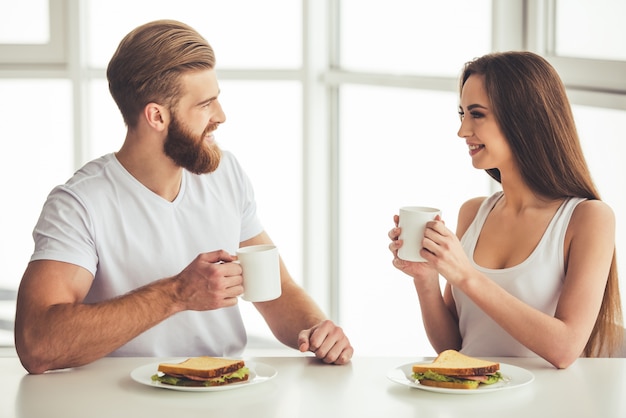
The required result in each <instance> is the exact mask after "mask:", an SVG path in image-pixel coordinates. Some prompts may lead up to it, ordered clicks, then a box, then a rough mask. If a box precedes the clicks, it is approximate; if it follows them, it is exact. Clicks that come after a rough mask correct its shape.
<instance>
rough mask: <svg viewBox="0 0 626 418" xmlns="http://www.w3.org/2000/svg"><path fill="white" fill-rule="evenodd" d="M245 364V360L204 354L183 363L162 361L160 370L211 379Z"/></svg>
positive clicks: (177, 374) (172, 373)
mask: <svg viewBox="0 0 626 418" xmlns="http://www.w3.org/2000/svg"><path fill="white" fill-rule="evenodd" d="M244 366H245V363H244V361H243V360H234V359H226V358H221V357H209V356H202V357H192V358H189V359H187V360H185V361H183V362H182V363H161V364H159V367H158V371H160V372H163V373H165V374H171V375H175V376H193V377H199V378H203V379H211V378H215V377H220V376H222V375H225V374H228V373H233V372H236V371H237V370H239V369H241V368H242V367H244Z"/></svg>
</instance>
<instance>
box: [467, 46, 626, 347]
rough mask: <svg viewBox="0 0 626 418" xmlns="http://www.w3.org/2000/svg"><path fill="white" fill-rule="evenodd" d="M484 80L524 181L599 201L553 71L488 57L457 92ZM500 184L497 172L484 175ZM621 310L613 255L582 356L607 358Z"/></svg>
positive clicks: (523, 57)
mask: <svg viewBox="0 0 626 418" xmlns="http://www.w3.org/2000/svg"><path fill="white" fill-rule="evenodd" d="M472 74H480V75H482V76H483V77H484V82H485V89H486V91H487V95H488V97H489V99H490V100H491V104H492V106H493V111H494V115H495V118H496V120H497V122H498V125H499V126H500V129H501V130H502V132H503V134H504V136H505V138H506V139H507V141H508V143H509V145H510V146H511V149H512V151H513V155H514V156H515V158H516V161H517V164H518V166H519V167H520V171H521V174H522V177H523V179H524V181H525V182H526V183H527V184H528V185H529V186H530V187H531V188H532V189H533V190H534V191H535V192H537V193H538V194H540V195H542V196H546V197H549V198H552V199H563V198H568V197H583V198H586V199H591V200H594V199H595V200H600V195H599V193H598V191H597V189H596V187H595V185H594V183H593V181H592V179H591V174H590V172H589V168H588V166H587V163H586V161H585V157H584V155H583V152H582V148H581V146H580V141H579V138H578V133H577V131H576V125H575V123H574V117H573V115H572V110H571V106H570V103H569V101H568V99H567V95H566V92H565V87H564V85H563V83H562V81H561V79H560V77H559V75H558V74H557V72H556V70H555V69H554V68H553V67H552V66H551V65H550V64H549V63H548V62H547V61H546V60H545V59H544V58H542V57H540V56H539V55H537V54H534V53H531V52H502V53H493V54H488V55H485V56H483V57H480V58H478V59H476V60H474V61H471V62H468V63H467V64H466V65H465V67H464V70H463V73H462V76H461V79H460V88H461V89H462V88H463V85H464V84H465V82H466V81H467V79H468V78H469V76H470V75H472ZM486 171H487V173H488V174H489V175H490V176H491V177H493V178H494V179H495V180H496V181H498V182H500V172H499V170H498V169H489V170H486ZM623 332H624V328H623V322H622V308H621V302H620V292H619V279H618V275H617V263H616V257H615V250H613V260H612V261H611V267H610V270H609V275H608V278H607V284H606V287H605V290H604V296H603V299H602V305H601V307H600V312H599V313H598V317H597V319H596V323H595V326H594V328H593V330H592V332H591V335H590V337H589V340H588V342H587V345H586V347H585V349H584V352H583V355H585V356H587V357H597V356H605V355H608V356H611V355H614V354H615V353H616V351H617V350H618V349H619V347H620V346H621V344H622V339H623Z"/></svg>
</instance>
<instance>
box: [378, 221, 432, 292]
mask: <svg viewBox="0 0 626 418" xmlns="http://www.w3.org/2000/svg"><path fill="white" fill-rule="evenodd" d="M393 220H394V223H395V224H396V226H395V228H393V229H392V230H390V231H389V234H388V236H389V238H390V239H391V243H390V244H389V251H391V253H392V254H393V266H394V267H395V268H397V269H398V270H400V271H401V272H403V273H405V274H408V275H409V276H411V277H413V278H414V279H417V280H419V279H421V278H427V277H432V276H433V275H436V272H435V271H434V269H433V268H432V266H431V265H430V263H425V262H413V261H406V260H402V259H400V258H398V250H399V249H400V247H402V240H400V239H399V237H400V232H401V230H400V228H399V227H398V221H399V216H398V215H394V217H393ZM422 252H424V251H422ZM422 255H423V254H422Z"/></svg>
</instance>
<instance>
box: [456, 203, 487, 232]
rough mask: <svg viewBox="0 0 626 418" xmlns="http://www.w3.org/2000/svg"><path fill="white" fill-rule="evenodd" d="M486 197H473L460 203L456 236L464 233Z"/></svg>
mask: <svg viewBox="0 0 626 418" xmlns="http://www.w3.org/2000/svg"><path fill="white" fill-rule="evenodd" d="M487 199H488V197H487V196H479V197H474V198H472V199H469V200H467V201H465V203H463V204H462V205H461V208H460V209H459V217H458V220H457V228H456V232H457V236H458V237H462V236H463V234H465V231H467V228H469V226H470V225H471V223H472V221H473V220H474V218H476V214H477V213H478V210H479V209H480V206H481V205H482V204H483V202H484V201H485V200H487Z"/></svg>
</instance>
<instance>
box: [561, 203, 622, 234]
mask: <svg viewBox="0 0 626 418" xmlns="http://www.w3.org/2000/svg"><path fill="white" fill-rule="evenodd" d="M607 223H608V224H615V213H614V212H613V209H612V208H611V207H610V206H609V205H608V204H607V203H606V202H604V201H602V200H597V199H588V200H583V201H581V202H580V203H578V204H577V205H576V207H575V208H574V211H573V213H572V218H571V220H570V227H573V228H576V227H577V226H582V227H584V228H587V227H589V226H593V225H598V224H607Z"/></svg>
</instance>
